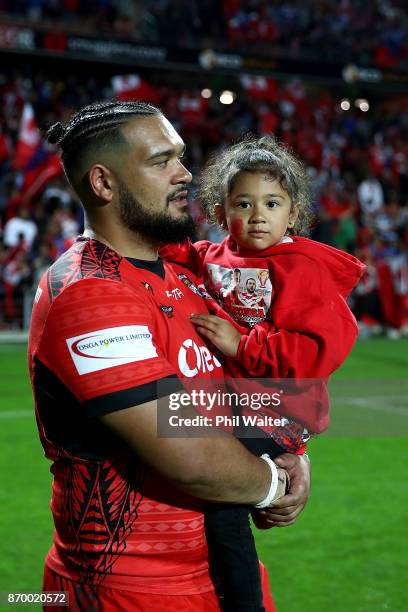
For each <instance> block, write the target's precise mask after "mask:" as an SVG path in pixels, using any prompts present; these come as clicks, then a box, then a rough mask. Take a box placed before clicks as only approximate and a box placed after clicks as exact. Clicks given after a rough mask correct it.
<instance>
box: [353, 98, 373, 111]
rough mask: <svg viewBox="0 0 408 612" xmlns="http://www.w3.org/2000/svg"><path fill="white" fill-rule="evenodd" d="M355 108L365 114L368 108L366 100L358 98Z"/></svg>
mask: <svg viewBox="0 0 408 612" xmlns="http://www.w3.org/2000/svg"><path fill="white" fill-rule="evenodd" d="M356 106H357V107H358V108H359V109H360V110H361V111H362V112H363V113H366V112H367V111H368V110H369V108H370V105H369V103H368V101H367V100H365V99H364V98H359V99H358V100H356Z"/></svg>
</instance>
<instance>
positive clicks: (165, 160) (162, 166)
mask: <svg viewBox="0 0 408 612" xmlns="http://www.w3.org/2000/svg"><path fill="white" fill-rule="evenodd" d="M168 161H169V160H168V159H163V160H161V161H158V162H156V164H155V165H156V166H160V167H161V168H165V167H166V166H167V164H168Z"/></svg>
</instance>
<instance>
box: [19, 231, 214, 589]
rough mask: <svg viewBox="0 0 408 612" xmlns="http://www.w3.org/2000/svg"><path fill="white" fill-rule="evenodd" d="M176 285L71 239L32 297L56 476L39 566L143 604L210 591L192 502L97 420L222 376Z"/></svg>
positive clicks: (148, 266)
mask: <svg viewBox="0 0 408 612" xmlns="http://www.w3.org/2000/svg"><path fill="white" fill-rule="evenodd" d="M180 271H181V269H180V270H179V272H180ZM184 272H185V270H184ZM177 274H178V269H177V266H170V265H168V264H163V262H162V261H161V260H158V261H157V262H147V261H140V260H128V259H125V258H122V257H121V256H119V255H118V254H117V253H116V252H114V251H113V250H112V249H110V248H108V247H107V246H105V245H104V244H102V243H100V242H98V241H96V240H90V239H85V238H80V239H79V240H78V241H77V242H76V243H75V244H74V245H73V246H72V247H71V249H69V251H67V252H66V253H65V254H64V255H63V256H62V257H61V258H60V259H59V260H58V261H57V262H56V263H55V264H54V265H53V266H51V268H50V269H49V270H48V271H47V273H46V274H45V275H44V276H43V278H42V280H41V282H40V285H39V288H38V290H37V294H36V297H35V304H34V308H33V315H32V322H31V330H30V340H29V366H30V374H31V380H32V386H33V391H34V395H35V400H36V417H37V423H38V429H39V434H40V438H41V442H42V445H43V447H44V449H45V454H46V456H47V457H48V458H49V459H51V460H52V461H53V465H52V468H51V471H52V473H53V475H54V480H53V486H52V500H51V509H52V512H53V517H54V523H55V536H54V544H53V546H52V548H51V550H50V551H49V554H48V557H47V561H46V563H47V565H48V566H49V567H50V568H51V569H52V570H54V571H56V572H58V573H60V574H62V575H64V576H67V577H71V578H73V579H76V580H80V581H84V582H87V583H90V584H99V583H103V584H104V585H106V586H110V587H117V588H123V589H127V590H135V591H140V592H148V593H168V594H171V593H178V594H190V593H199V592H205V591H209V590H212V589H213V586H212V583H211V581H210V578H209V574H208V558H207V557H208V552H207V545H206V541H205V535H204V524H203V514H202V508H201V503H200V502H199V500H196V499H192V498H190V497H189V496H187V495H184V494H182V493H180V492H178V491H176V490H175V489H174V488H173V487H172V486H171V485H170V484H169V483H167V482H166V481H165V480H164V479H162V478H161V477H160V476H159V475H158V474H157V473H154V472H153V470H150V469H149V468H148V467H147V466H146V465H145V464H143V463H142V462H141V461H140V460H139V459H138V458H137V456H136V455H135V454H134V453H131V452H130V451H129V450H128V449H127V447H125V445H124V443H123V442H121V441H120V440H119V439H118V438H116V437H115V436H114V435H113V434H112V433H111V432H110V431H109V430H107V429H106V428H104V427H103V426H102V424H101V423H100V421H99V420H98V418H95V417H98V416H102V415H104V414H106V413H109V412H112V411H115V410H121V409H124V408H128V407H130V406H134V405H138V404H141V403H144V402H147V401H149V400H152V399H154V398H156V397H157V388H156V382H157V381H158V380H160V379H163V378H166V377H172V376H173V377H175V378H176V379H177V377H181V376H184V377H187V378H189V377H190V378H192V377H194V376H199V377H202V378H205V377H213V376H222V368H221V364H220V363H219V361H218V360H217V359H216V357H215V356H214V355H213V354H212V353H211V352H210V351H209V349H208V348H207V347H206V346H205V344H204V343H203V340H202V339H201V338H200V337H199V335H198V334H197V333H196V332H195V329H194V327H193V326H192V325H191V324H190V322H189V320H188V318H189V315H190V314H191V313H193V312H195V313H203V312H207V309H206V306H205V303H204V300H203V299H202V297H201V296H200V291H199V290H197V288H196V287H195V286H194V285H193V284H192V282H190V278H187V277H186V275H185V274H183V275H181V277H180V278H179V277H178V275H177ZM188 276H189V277H190V276H191V277H192V278H193V281H194V277H193V276H192V275H190V274H189V273H188Z"/></svg>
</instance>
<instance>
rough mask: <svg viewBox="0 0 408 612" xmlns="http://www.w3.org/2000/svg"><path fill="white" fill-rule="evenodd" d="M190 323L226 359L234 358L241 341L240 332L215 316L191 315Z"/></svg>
mask: <svg viewBox="0 0 408 612" xmlns="http://www.w3.org/2000/svg"><path fill="white" fill-rule="evenodd" d="M190 321H191V322H192V323H194V325H195V326H196V329H197V331H198V332H200V334H201V335H202V336H204V337H205V338H208V339H209V340H211V342H212V343H213V344H214V346H216V347H217V349H219V350H220V351H221V352H222V353H224V355H227V357H236V354H237V351H238V346H239V343H240V340H241V337H242V336H241V334H240V332H239V331H238V330H237V329H235V327H234V326H233V325H231V323H229V322H228V321H225V319H221V317H217V316H215V315H203V314H193V315H191V317H190Z"/></svg>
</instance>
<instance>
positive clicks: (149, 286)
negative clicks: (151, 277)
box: [140, 281, 153, 293]
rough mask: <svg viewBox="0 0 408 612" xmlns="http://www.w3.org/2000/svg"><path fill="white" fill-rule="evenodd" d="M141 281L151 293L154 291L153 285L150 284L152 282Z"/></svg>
mask: <svg viewBox="0 0 408 612" xmlns="http://www.w3.org/2000/svg"><path fill="white" fill-rule="evenodd" d="M140 283H141V284H142V285H143V287H144V288H145V289H147V291H150V293H153V287H152V286H151V285H150V283H146V282H145V281H140Z"/></svg>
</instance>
